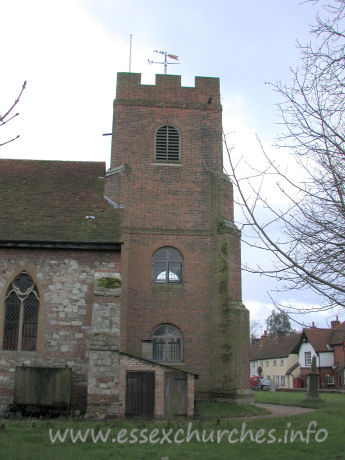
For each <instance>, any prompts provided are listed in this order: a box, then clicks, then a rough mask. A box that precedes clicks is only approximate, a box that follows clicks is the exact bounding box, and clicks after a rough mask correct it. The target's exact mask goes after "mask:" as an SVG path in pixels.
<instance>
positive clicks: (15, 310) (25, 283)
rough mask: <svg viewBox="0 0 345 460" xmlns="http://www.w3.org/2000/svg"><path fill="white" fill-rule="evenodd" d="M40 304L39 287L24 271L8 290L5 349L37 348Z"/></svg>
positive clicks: (30, 349) (4, 334)
mask: <svg viewBox="0 0 345 460" xmlns="http://www.w3.org/2000/svg"><path fill="white" fill-rule="evenodd" d="M39 305H40V301H39V295H38V289H37V287H36V285H35V283H34V281H33V279H32V278H31V276H29V275H28V274H27V273H26V272H24V271H23V272H22V273H20V274H19V275H17V276H16V277H15V278H14V280H13V281H12V283H11V284H10V287H9V288H8V290H7V294H6V298H5V321H4V333H3V350H18V351H20V350H21V351H35V350H36V343H37V326H38V312H39Z"/></svg>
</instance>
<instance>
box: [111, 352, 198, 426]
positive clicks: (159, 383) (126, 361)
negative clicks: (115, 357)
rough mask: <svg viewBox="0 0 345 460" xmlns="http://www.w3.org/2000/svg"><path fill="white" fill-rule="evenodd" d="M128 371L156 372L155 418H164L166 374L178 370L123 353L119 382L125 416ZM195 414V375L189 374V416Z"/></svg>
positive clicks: (121, 410) (120, 398)
mask: <svg viewBox="0 0 345 460" xmlns="http://www.w3.org/2000/svg"><path fill="white" fill-rule="evenodd" d="M127 371H151V372H154V374H155V378H154V382H155V383H154V385H155V396H154V418H156V419H164V417H165V407H164V392H165V383H164V381H165V380H164V379H165V374H166V373H167V372H176V371H174V369H171V370H169V368H168V367H167V366H160V365H159V364H158V363H157V364H155V363H152V362H149V361H147V362H145V361H144V360H141V359H137V358H135V357H134V356H128V355H125V354H122V355H121V357H120V383H119V400H120V404H119V412H118V414H119V416H120V417H124V416H125V412H126V372H127ZM193 416H194V375H193V374H188V376H187V417H193Z"/></svg>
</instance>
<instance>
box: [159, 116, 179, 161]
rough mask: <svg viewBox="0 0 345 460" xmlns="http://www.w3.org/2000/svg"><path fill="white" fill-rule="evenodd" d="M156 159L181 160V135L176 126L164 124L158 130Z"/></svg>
mask: <svg viewBox="0 0 345 460" xmlns="http://www.w3.org/2000/svg"><path fill="white" fill-rule="evenodd" d="M155 160H156V161H168V162H170V161H171V162H176V161H180V135H179V132H178V131H177V129H176V128H174V127H173V126H170V125H164V126H161V127H160V128H158V129H157V131H156V142H155Z"/></svg>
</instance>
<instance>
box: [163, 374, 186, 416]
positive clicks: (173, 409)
mask: <svg viewBox="0 0 345 460" xmlns="http://www.w3.org/2000/svg"><path fill="white" fill-rule="evenodd" d="M177 415H183V416H186V415H187V376H186V375H185V374H177V373H172V372H167V373H166V374H165V416H166V417H174V416H177Z"/></svg>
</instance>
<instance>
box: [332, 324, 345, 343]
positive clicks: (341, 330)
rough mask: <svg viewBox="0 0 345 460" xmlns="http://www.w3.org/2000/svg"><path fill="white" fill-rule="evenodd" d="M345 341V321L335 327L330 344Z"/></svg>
mask: <svg viewBox="0 0 345 460" xmlns="http://www.w3.org/2000/svg"><path fill="white" fill-rule="evenodd" d="M344 342H345V321H344V322H343V323H341V324H339V325H338V326H336V327H335V328H333V332H332V336H331V340H330V342H329V343H330V345H337V344H339V343H341V344H342V343H344Z"/></svg>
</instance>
